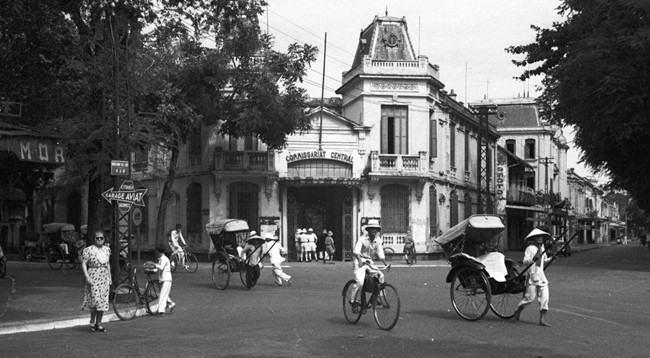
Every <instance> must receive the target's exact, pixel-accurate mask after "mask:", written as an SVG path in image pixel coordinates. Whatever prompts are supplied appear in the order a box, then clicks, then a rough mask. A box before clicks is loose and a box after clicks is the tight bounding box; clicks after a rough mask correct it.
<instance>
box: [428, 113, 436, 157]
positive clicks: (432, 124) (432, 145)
mask: <svg viewBox="0 0 650 358" xmlns="http://www.w3.org/2000/svg"><path fill="white" fill-rule="evenodd" d="M437 156H438V121H437V120H436V119H435V118H433V113H431V116H430V117H429V158H435V157H437Z"/></svg>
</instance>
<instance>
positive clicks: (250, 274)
mask: <svg viewBox="0 0 650 358" xmlns="http://www.w3.org/2000/svg"><path fill="white" fill-rule="evenodd" d="M259 278H260V266H259V265H255V266H246V285H247V286H248V287H253V286H255V284H256V283H257V279H259Z"/></svg>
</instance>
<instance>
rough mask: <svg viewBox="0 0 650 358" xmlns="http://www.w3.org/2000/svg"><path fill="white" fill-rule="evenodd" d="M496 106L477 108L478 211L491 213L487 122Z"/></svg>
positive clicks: (492, 210) (492, 209) (489, 105)
mask: <svg viewBox="0 0 650 358" xmlns="http://www.w3.org/2000/svg"><path fill="white" fill-rule="evenodd" d="M496 112H497V106H496V105H494V104H488V105H482V106H480V107H479V108H478V113H477V114H478V119H479V130H478V145H477V146H476V147H477V158H478V160H477V164H478V168H477V173H478V183H477V184H478V185H477V188H478V190H477V193H478V198H477V199H478V208H477V209H478V213H479V214H492V213H493V212H494V207H493V204H492V193H491V191H490V175H491V173H490V168H491V165H490V164H491V163H490V161H491V160H490V155H489V152H490V141H489V131H488V128H489V123H488V117H489V115H490V114H493V115H494V114H496Z"/></svg>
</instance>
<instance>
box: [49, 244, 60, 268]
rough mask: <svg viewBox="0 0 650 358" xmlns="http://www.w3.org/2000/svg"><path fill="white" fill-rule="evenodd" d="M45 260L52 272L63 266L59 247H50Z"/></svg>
mask: <svg viewBox="0 0 650 358" xmlns="http://www.w3.org/2000/svg"><path fill="white" fill-rule="evenodd" d="M45 259H46V260H47V264H48V265H50V268H51V269H52V270H59V269H61V266H63V251H62V250H61V248H60V247H56V246H52V247H50V249H49V250H48V251H47V255H46V256H45Z"/></svg>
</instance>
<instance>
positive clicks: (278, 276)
mask: <svg viewBox="0 0 650 358" xmlns="http://www.w3.org/2000/svg"><path fill="white" fill-rule="evenodd" d="M264 240H265V241H266V245H267V246H268V249H267V252H268V254H269V260H270V261H271V266H273V278H274V279H275V285H276V286H282V280H284V281H286V282H287V285H288V286H291V276H289V275H287V274H286V273H284V272H283V271H282V266H280V265H281V264H282V262H283V261H284V257H282V254H283V253H286V252H287V250H285V249H284V247H282V245H281V244H280V238H279V237H277V236H274V235H273V233H270V232H267V233H266V235H265V237H264Z"/></svg>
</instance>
